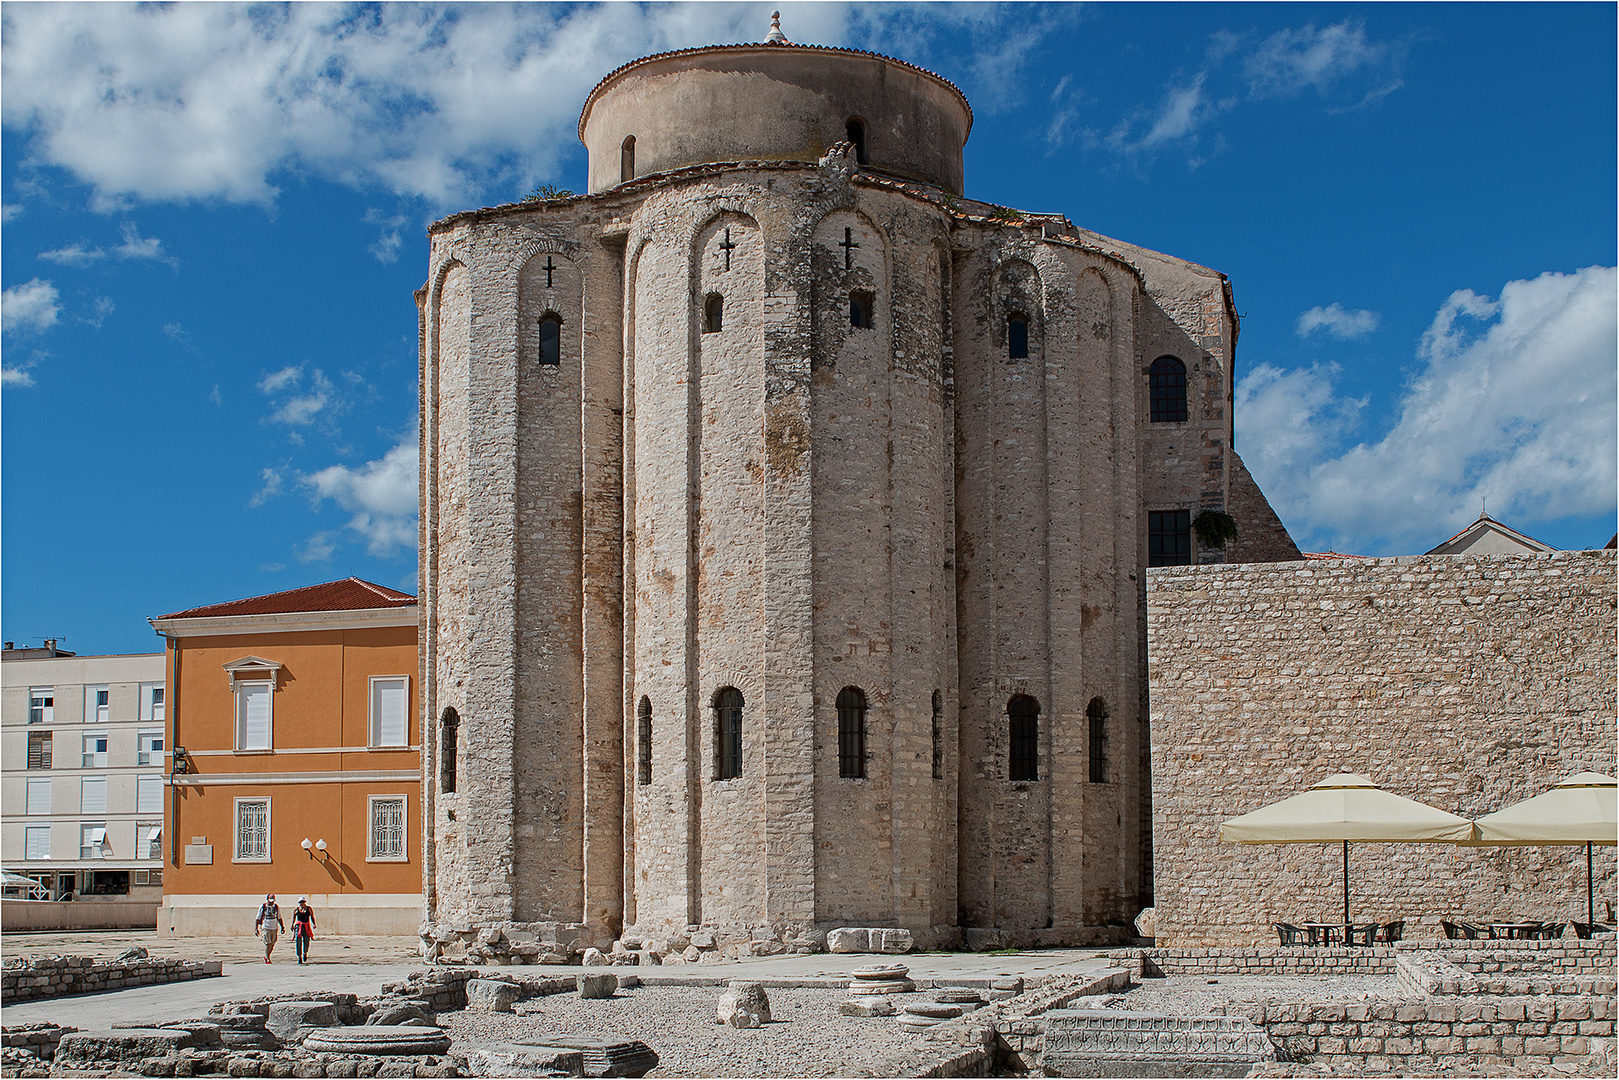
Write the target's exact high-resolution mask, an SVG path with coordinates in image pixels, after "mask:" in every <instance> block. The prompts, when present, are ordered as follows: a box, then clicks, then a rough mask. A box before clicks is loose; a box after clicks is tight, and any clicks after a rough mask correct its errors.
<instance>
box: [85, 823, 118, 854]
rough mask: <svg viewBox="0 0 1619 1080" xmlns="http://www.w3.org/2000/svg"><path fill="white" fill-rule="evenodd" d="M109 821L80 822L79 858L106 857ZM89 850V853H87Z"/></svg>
mask: <svg viewBox="0 0 1619 1080" xmlns="http://www.w3.org/2000/svg"><path fill="white" fill-rule="evenodd" d="M110 846H111V845H110V844H108V843H107V823H106V822H105V821H81V822H79V858H81V859H105V858H106V857H107V848H108V847H110ZM86 852H89V854H86Z"/></svg>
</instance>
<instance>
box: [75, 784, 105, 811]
mask: <svg viewBox="0 0 1619 1080" xmlns="http://www.w3.org/2000/svg"><path fill="white" fill-rule="evenodd" d="M81 784H82V786H81V787H80V789H79V790H80V795H79V812H80V813H81V814H105V813H106V812H107V781H106V778H105V777H99V776H96V777H91V776H87V777H85V778H84V780H83V781H81Z"/></svg>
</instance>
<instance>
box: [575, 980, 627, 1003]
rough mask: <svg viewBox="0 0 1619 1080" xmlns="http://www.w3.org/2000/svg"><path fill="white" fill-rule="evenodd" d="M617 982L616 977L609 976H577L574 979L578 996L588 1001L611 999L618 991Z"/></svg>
mask: <svg viewBox="0 0 1619 1080" xmlns="http://www.w3.org/2000/svg"><path fill="white" fill-rule="evenodd" d="M618 981H619V980H618V976H617V975H610V974H603V975H578V976H576V977H575V978H574V984H575V985H576V986H577V987H578V989H579V996H580V997H582V998H588V999H597V998H610V997H612V996H613V994H614V993H616V992H617V991H618Z"/></svg>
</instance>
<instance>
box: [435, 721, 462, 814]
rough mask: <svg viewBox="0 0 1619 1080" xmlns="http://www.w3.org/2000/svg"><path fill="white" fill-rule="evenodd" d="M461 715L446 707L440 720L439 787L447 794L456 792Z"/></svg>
mask: <svg viewBox="0 0 1619 1080" xmlns="http://www.w3.org/2000/svg"><path fill="white" fill-rule="evenodd" d="M460 729H461V717H460V716H459V715H458V714H457V713H456V711H455V710H454V709H445V710H444V713H443V715H441V716H440V717H439V721H438V789H439V791H441V792H442V793H444V794H445V795H450V794H453V793H454V792H455V744H456V736H457V734H458V733H459V732H460Z"/></svg>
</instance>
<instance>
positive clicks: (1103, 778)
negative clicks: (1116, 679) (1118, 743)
mask: <svg viewBox="0 0 1619 1080" xmlns="http://www.w3.org/2000/svg"><path fill="white" fill-rule="evenodd" d="M1085 716H1086V717H1087V718H1088V719H1089V720H1090V722H1091V783H1093V784H1105V783H1107V702H1105V701H1103V700H1102V699H1101V698H1099V697H1093V698H1091V703H1090V704H1089V705H1087V706H1085Z"/></svg>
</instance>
